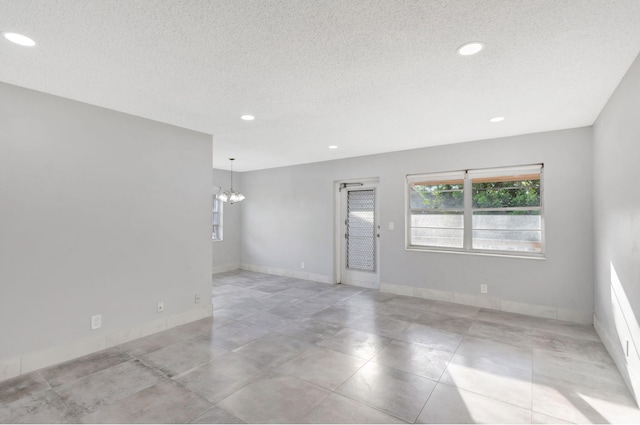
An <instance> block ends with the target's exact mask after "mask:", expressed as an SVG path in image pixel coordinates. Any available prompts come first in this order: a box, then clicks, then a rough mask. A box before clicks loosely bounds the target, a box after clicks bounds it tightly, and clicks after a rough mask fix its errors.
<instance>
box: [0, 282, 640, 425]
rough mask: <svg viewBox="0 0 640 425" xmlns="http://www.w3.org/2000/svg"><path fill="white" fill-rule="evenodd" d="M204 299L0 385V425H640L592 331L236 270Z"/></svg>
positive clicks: (613, 369) (215, 285)
mask: <svg viewBox="0 0 640 425" xmlns="http://www.w3.org/2000/svg"><path fill="white" fill-rule="evenodd" d="M285 291H286V292H287V295H283V294H282V292H285ZM212 296H213V302H214V315H213V317H208V318H204V319H201V320H198V321H195V322H192V323H187V324H185V325H182V326H178V327H176V328H173V329H170V330H167V331H163V332H161V333H158V334H155V335H151V336H148V337H145V338H140V339H138V340H135V341H130V342H128V343H126V344H123V345H121V346H118V347H114V348H113V349H109V350H105V351H103V352H101V353H96V354H92V355H89V356H86V357H85V358H81V359H77V360H74V361H72V362H67V363H63V364H61V365H56V366H53V367H50V368H48V369H46V370H41V371H38V372H35V373H32V374H28V375H25V376H22V377H19V378H16V379H14V380H9V381H5V382H2V383H0V423H5V422H47V423H49V422H54V423H58V422H78V421H80V420H84V421H87V422H89V421H90V422H192V423H220V422H224V423H239V422H249V423H256V422H257V423H267V422H280V423H286V422H295V423H301V422H323V423H354V422H357V423H378V422H384V423H392V422H399V421H406V422H413V421H414V420H416V419H417V420H418V421H421V422H433V421H437V422H456V423H457V422H496V423H499V422H514V423H518V422H529V421H531V422H533V423H562V422H563V421H566V422H614V423H625V422H627V423H640V417H639V415H640V409H638V407H637V405H636V404H635V401H634V400H633V399H632V397H631V395H630V393H629V390H628V389H627V388H626V384H625V383H624V381H623V380H622V377H621V376H620V374H619V372H618V370H617V368H616V367H615V365H614V364H613V362H612V360H611V358H610V357H609V355H608V353H607V352H606V350H604V347H603V346H602V344H601V343H600V342H599V339H598V338H597V334H595V333H594V331H593V328H592V327H590V326H583V325H577V324H573V323H568V322H561V321H557V320H551V319H542V318H537V317H531V316H524V315H520V314H514V313H506V312H501V311H494V310H488V309H478V308H476V307H470V306H464V305H458V304H452V303H445V302H440V301H432V300H425V299H421V298H413V297H406V296H400V295H396V294H389V293H381V292H379V291H377V290H371V289H364V288H358V287H351V286H348V285H327V284H323V283H318V282H312V281H308V280H301V279H296V278H292V277H285V276H273V275H267V274H263V273H254V272H248V271H233V272H227V273H222V274H218V275H215V276H214V279H213V287H212ZM236 319H240V321H238V320H236ZM452 331H453V332H452ZM45 375H46V376H45ZM45 377H46V378H47V379H49V380H50V382H47V379H45ZM169 377H171V378H169ZM431 378H433V379H431ZM438 379H439V380H440V382H439V383H438V382H437V380H438ZM50 383H52V384H53V385H50ZM434 388H435V390H434ZM332 391H333V392H332ZM214 403H218V404H217V405H215V406H214ZM519 406H522V407H519Z"/></svg>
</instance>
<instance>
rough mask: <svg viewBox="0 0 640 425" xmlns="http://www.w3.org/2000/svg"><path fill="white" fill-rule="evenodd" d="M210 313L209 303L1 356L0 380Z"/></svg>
mask: <svg viewBox="0 0 640 425" xmlns="http://www.w3.org/2000/svg"><path fill="white" fill-rule="evenodd" d="M212 314H213V306H212V305H211V304H203V305H202V306H200V307H197V308H194V309H192V310H188V311H184V312H182V313H177V314H174V315H171V316H168V317H165V318H163V319H156V320H152V321H150V322H146V323H143V324H140V325H136V326H133V327H131V328H128V329H124V330H119V331H115V332H111V333H107V334H102V335H96V336H90V337H86V338H81V339H78V340H75V341H71V342H67V343H65V344H63V345H59V346H55V347H50V348H47V349H44V350H39V351H34V352H30V353H25V354H23V355H21V356H17V357H14V358H10V359H0V381H3V380H5V379H10V378H14V377H16V376H19V375H22V374H25V373H29V372H33V371H35V370H38V369H42V368H45V367H49V366H53V365H55V364H58V363H62V362H66V361H68V360H72V359H75V358H78V357H82V356H86V355H87V354H91V353H95V352H97V351H101V350H104V349H106V348H110V347H113V346H116V345H119V344H123V343H125V342H128V341H131V340H134V339H137V338H142V337H143V336H147V335H151V334H154V333H156V332H161V331H164V330H167V329H171V328H173V327H176V326H180V325H183V324H185V323H189V322H193V321H196V320H199V319H203V318H205V317H209V316H211V315H212Z"/></svg>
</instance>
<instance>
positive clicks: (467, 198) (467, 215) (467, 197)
mask: <svg viewBox="0 0 640 425" xmlns="http://www.w3.org/2000/svg"><path fill="white" fill-rule="evenodd" d="M462 193H463V194H464V196H463V197H464V244H463V247H464V250H465V251H470V250H471V246H472V232H471V231H472V226H473V214H472V211H471V207H472V205H471V203H472V196H471V195H472V193H471V179H470V178H469V173H468V172H465V173H464V186H463V191H462Z"/></svg>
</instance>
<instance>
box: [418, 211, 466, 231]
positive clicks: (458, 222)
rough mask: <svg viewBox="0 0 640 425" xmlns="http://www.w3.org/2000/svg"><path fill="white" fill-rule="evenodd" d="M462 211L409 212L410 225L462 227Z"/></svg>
mask: <svg viewBox="0 0 640 425" xmlns="http://www.w3.org/2000/svg"><path fill="white" fill-rule="evenodd" d="M463 226H464V215H463V213H462V211H420V212H416V211H414V212H412V213H411V227H433V228H448V229H462V228H463Z"/></svg>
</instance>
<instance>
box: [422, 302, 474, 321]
mask: <svg viewBox="0 0 640 425" xmlns="http://www.w3.org/2000/svg"><path fill="white" fill-rule="evenodd" d="M429 311H430V312H434V313H441V314H447V315H449V316H460V317H466V318H470V319H475V317H476V316H477V315H478V313H479V312H480V308H479V307H473V306H470V305H462V304H454V303H447V302H444V301H431V306H430V307H429Z"/></svg>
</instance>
